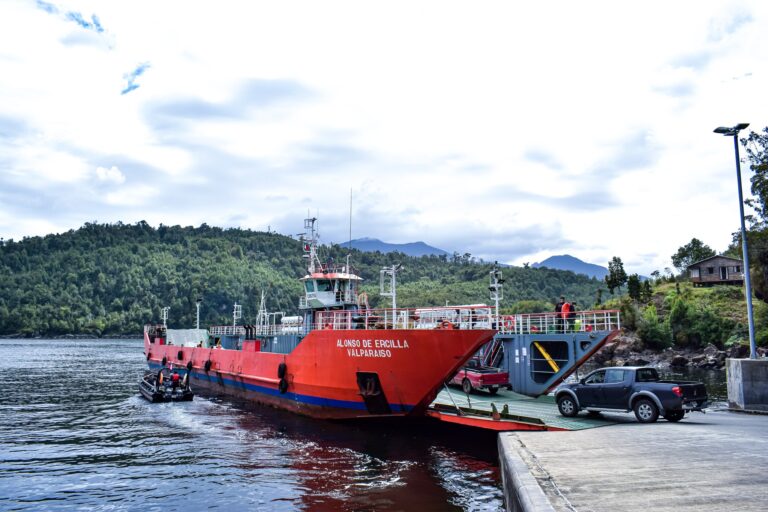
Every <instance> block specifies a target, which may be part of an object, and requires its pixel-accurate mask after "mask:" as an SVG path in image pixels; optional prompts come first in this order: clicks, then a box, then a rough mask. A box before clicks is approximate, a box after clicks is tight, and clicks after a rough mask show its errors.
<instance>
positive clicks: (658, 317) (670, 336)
mask: <svg viewBox="0 0 768 512" xmlns="http://www.w3.org/2000/svg"><path fill="white" fill-rule="evenodd" d="M752 302H753V311H754V321H755V333H756V336H755V338H756V341H757V344H758V345H760V346H766V345H768V304H766V303H765V302H763V301H760V300H755V299H753V301H752ZM607 306H608V307H612V308H616V309H620V310H621V313H622V314H621V317H622V325H623V326H624V327H625V328H627V329H629V330H636V331H637V333H638V334H639V335H640V338H641V339H642V340H643V342H644V344H645V345H646V347H648V348H652V349H664V348H667V347H674V348H678V349H682V348H689V349H693V350H696V349H700V348H703V347H705V346H706V345H708V344H710V343H711V344H713V345H715V346H716V347H718V348H720V349H722V348H724V347H728V346H731V345H734V344H748V343H749V328H748V321H747V306H746V299H745V297H744V290H743V288H742V287H737V286H714V287H711V288H694V287H693V286H692V285H691V283H689V282H687V281H682V282H668V281H667V280H661V281H659V282H657V283H656V285H655V286H654V288H653V295H652V297H651V298H650V300H649V301H647V302H645V303H641V302H637V301H632V300H630V299H629V297H626V296H625V297H622V298H621V299H615V300H613V301H609V302H608V303H607Z"/></svg>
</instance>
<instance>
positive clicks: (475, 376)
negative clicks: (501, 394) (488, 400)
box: [448, 359, 509, 395]
mask: <svg viewBox="0 0 768 512" xmlns="http://www.w3.org/2000/svg"><path fill="white" fill-rule="evenodd" d="M448 383H449V384H455V385H457V386H461V389H462V390H463V391H464V392H465V393H467V394H469V393H471V392H472V391H473V390H475V389H485V390H486V391H488V392H489V393H490V394H492V395H495V394H496V392H497V391H498V390H499V388H500V387H501V386H506V385H507V384H509V373H508V372H505V371H502V370H501V369H500V368H494V367H493V366H483V365H482V364H481V363H480V361H479V360H478V359H470V360H469V361H467V365H466V366H465V367H464V368H462V369H461V370H459V371H458V372H456V375H454V376H453V378H452V379H451V380H450V381H448Z"/></svg>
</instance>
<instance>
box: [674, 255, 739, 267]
mask: <svg viewBox="0 0 768 512" xmlns="http://www.w3.org/2000/svg"><path fill="white" fill-rule="evenodd" d="M715 258H723V259H726V260H731V261H738V262H739V263H741V260H740V259H739V258H731V257H730V256H723V255H722V254H715V255H714V256H710V257H709V258H704V259H703V260H699V261H697V262H695V263H691V264H690V265H688V266H687V267H686V268H691V267H695V266H696V265H698V264H700V263H704V262H705V261H709V260H713V259H715Z"/></svg>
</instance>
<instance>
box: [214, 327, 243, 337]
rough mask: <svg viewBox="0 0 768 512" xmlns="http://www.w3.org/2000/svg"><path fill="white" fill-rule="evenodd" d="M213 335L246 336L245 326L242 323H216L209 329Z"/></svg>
mask: <svg viewBox="0 0 768 512" xmlns="http://www.w3.org/2000/svg"><path fill="white" fill-rule="evenodd" d="M208 333H209V334H210V335H211V336H245V327H244V326H242V325H214V326H211V328H210V329H208Z"/></svg>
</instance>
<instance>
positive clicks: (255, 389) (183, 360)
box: [144, 329, 495, 419]
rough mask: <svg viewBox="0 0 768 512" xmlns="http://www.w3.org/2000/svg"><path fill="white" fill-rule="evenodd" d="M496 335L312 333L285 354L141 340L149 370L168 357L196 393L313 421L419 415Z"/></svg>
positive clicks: (468, 332)
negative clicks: (200, 391) (259, 405)
mask: <svg viewBox="0 0 768 512" xmlns="http://www.w3.org/2000/svg"><path fill="white" fill-rule="evenodd" d="M494 334H495V331H493V330H490V329H487V330H458V329H455V330H454V329H450V330H449V329H447V330H440V329H434V330H433V329H409V330H398V329H388V330H315V331H312V332H310V333H309V334H308V335H307V336H306V337H305V338H304V339H303V340H302V341H301V342H300V343H299V344H298V345H297V346H296V348H295V349H294V350H293V351H291V352H290V353H289V354H280V353H273V352H262V351H258V350H257V351H245V350H227V349H217V348H206V347H185V346H178V345H162V344H158V343H150V339H149V337H148V336H147V335H146V334H145V336H144V348H145V354H146V356H147V363H148V365H149V367H150V368H152V369H155V368H159V367H160V366H161V364H162V361H163V359H165V361H166V363H168V362H170V363H173V365H174V367H175V368H176V369H178V370H179V371H180V372H182V373H183V372H185V371H186V365H187V364H189V363H190V362H191V363H192V366H191V371H190V377H191V384H192V385H193V387H194V388H195V389H204V390H207V391H209V392H212V393H217V394H218V393H224V394H230V395H233V396H237V397H240V398H244V399H246V400H250V401H254V402H258V403H262V404H267V405H271V406H273V407H277V408H280V409H285V410H288V411H292V412H295V413H298V414H302V415H305V416H310V417H314V418H322V419H359V418H375V417H382V416H388V417H396V416H422V415H424V414H425V412H426V409H427V407H428V406H429V404H430V403H431V402H432V401H433V400H434V398H435V397H436V396H437V393H438V391H439V390H440V389H441V388H442V386H443V383H444V382H445V381H446V380H447V379H448V378H449V377H450V376H451V375H453V373H455V372H456V371H457V370H458V369H459V368H460V367H461V366H462V365H463V364H464V363H466V361H467V360H468V359H469V358H470V357H472V355H473V354H474V353H475V352H476V351H477V350H478V349H479V348H480V347H481V346H482V345H483V344H485V343H487V342H488V341H489V340H490V339H491V338H492V337H493V335H494ZM281 363H282V364H283V365H284V375H283V378H282V379H281V377H280V375H279V373H280V371H279V370H280V368H279V367H280V366H281ZM365 379H369V380H370V382H368V381H366V380H365ZM281 380H284V381H285V383H284V384H283V389H282V390H281V384H280V382H281ZM374 381H375V382H374ZM366 383H367V384H368V385H369V386H366Z"/></svg>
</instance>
